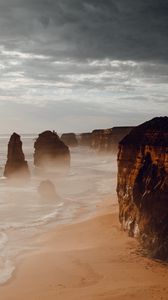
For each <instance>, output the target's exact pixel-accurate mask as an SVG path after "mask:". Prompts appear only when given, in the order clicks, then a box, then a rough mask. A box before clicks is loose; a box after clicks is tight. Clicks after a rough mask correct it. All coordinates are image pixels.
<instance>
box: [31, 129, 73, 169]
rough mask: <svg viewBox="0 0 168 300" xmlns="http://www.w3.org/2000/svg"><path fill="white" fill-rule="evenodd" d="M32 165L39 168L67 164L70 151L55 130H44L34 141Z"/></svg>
mask: <svg viewBox="0 0 168 300" xmlns="http://www.w3.org/2000/svg"><path fill="white" fill-rule="evenodd" d="M34 148H35V152H34V165H35V166H36V167H40V168H48V167H51V168H55V166H58V165H60V166H65V167H66V166H69V164H70V152H69V148H68V146H66V145H65V144H64V143H63V142H62V141H61V140H60V138H59V136H58V135H57V133H56V132H52V131H49V130H48V131H44V132H42V133H41V134H39V136H38V138H37V140H36V141H35V143H34Z"/></svg>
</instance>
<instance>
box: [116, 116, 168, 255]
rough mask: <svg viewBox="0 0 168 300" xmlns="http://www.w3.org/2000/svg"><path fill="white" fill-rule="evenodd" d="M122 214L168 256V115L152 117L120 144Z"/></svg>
mask: <svg viewBox="0 0 168 300" xmlns="http://www.w3.org/2000/svg"><path fill="white" fill-rule="evenodd" d="M117 193H118V201H119V217H120V222H121V224H122V226H123V228H124V229H126V230H128V232H129V234H130V235H131V236H137V237H139V238H140V241H141V243H142V244H143V246H144V247H145V248H146V249H147V250H148V251H149V252H150V254H151V255H153V256H154V257H158V258H162V259H167V258H168V118H167V117H161V118H155V119H152V120H151V121H149V122H146V123H144V124H142V125H140V126H138V127H136V128H134V129H133V130H132V131H131V132H130V134H128V135H127V136H126V137H125V138H124V139H123V140H122V141H121V142H120V145H119V153H118V185H117Z"/></svg>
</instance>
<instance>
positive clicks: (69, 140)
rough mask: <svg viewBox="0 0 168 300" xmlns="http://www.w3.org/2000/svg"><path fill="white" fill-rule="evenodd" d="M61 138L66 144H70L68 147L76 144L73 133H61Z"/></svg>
mask: <svg viewBox="0 0 168 300" xmlns="http://www.w3.org/2000/svg"><path fill="white" fill-rule="evenodd" d="M61 140H62V141H63V142H64V144H65V145H67V146H70V147H76V146H78V140H77V137H76V135H75V133H63V134H62V135H61Z"/></svg>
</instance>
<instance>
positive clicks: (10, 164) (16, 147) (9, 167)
mask: <svg viewBox="0 0 168 300" xmlns="http://www.w3.org/2000/svg"><path fill="white" fill-rule="evenodd" d="M4 176H5V177H8V178H16V177H18V176H19V177H22V178H24V177H29V176H30V173H29V169H28V164H27V161H26V160H25V156H24V153H23V150H22V142H21V140H20V135H18V134H17V133H15V132H14V133H13V134H12V135H11V137H10V140H9V143H8V155H7V162H6V165H5V170H4Z"/></svg>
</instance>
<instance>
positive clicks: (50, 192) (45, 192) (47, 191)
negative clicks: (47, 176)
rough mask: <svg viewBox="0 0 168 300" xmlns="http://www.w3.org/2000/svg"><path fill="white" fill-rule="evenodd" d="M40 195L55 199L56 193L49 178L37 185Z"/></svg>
mask: <svg viewBox="0 0 168 300" xmlns="http://www.w3.org/2000/svg"><path fill="white" fill-rule="evenodd" d="M38 192H39V194H40V196H41V197H42V198H44V199H51V200H53V199H56V198H57V194H56V191H55V185H54V184H53V183H52V182H51V181H50V180H44V181H42V182H41V183H40V185H39V187H38Z"/></svg>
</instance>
